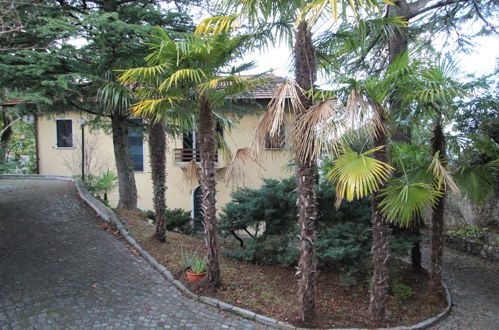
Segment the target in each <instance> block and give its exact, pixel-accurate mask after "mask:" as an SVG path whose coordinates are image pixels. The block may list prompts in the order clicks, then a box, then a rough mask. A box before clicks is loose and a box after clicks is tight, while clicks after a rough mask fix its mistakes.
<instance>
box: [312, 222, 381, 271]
mask: <svg viewBox="0 0 499 330" xmlns="http://www.w3.org/2000/svg"><path fill="white" fill-rule="evenodd" d="M315 252H316V256H317V261H318V265H319V267H321V268H328V267H333V268H339V269H341V270H343V271H350V270H351V269H352V268H359V267H361V266H362V265H363V264H365V263H366V261H367V260H368V259H369V257H370V256H371V230H370V222H369V217H363V218H360V219H358V220H357V221H344V222H339V223H337V224H334V225H331V224H330V225H329V226H322V229H321V230H320V232H319V235H318V237H317V240H316V242H315Z"/></svg>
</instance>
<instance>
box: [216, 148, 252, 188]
mask: <svg viewBox="0 0 499 330" xmlns="http://www.w3.org/2000/svg"><path fill="white" fill-rule="evenodd" d="M249 162H252V163H254V164H255V165H257V166H259V167H261V165H260V164H258V162H257V161H256V160H255V159H254V158H253V157H252V155H251V150H250V149H249V148H241V149H238V150H237V151H236V152H235V154H234V156H233V157H232V159H231V161H230V163H229V164H228V165H227V170H226V171H225V176H224V180H225V183H226V184H227V186H228V185H229V183H231V184H232V186H233V187H241V186H244V184H245V179H246V173H247V164H248V163H249Z"/></svg>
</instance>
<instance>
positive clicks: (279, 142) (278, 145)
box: [265, 124, 286, 150]
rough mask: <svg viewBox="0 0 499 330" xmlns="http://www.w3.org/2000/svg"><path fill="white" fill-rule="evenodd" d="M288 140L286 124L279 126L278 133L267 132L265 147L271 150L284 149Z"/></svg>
mask: <svg viewBox="0 0 499 330" xmlns="http://www.w3.org/2000/svg"><path fill="white" fill-rule="evenodd" d="M285 140H286V134H285V132H284V124H282V125H281V126H280V127H279V131H278V132H277V134H276V135H274V136H270V133H267V135H266V136H265V149H271V150H281V149H284V146H285V144H286V143H285Z"/></svg>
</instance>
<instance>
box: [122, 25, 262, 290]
mask: <svg viewBox="0 0 499 330" xmlns="http://www.w3.org/2000/svg"><path fill="white" fill-rule="evenodd" d="M156 37H157V39H158V42H157V43H156V44H153V45H152V46H151V47H152V49H153V52H152V54H151V55H149V57H148V58H147V60H148V64H149V66H148V67H144V68H136V69H133V70H129V71H128V72H126V73H125V74H123V75H122V77H121V80H122V81H123V82H133V81H137V79H144V80H145V81H148V80H149V81H150V80H154V81H156V83H157V86H158V87H157V88H156V89H155V91H154V93H155V94H156V95H162V97H157V98H156V99H147V100H144V101H142V102H140V103H138V104H137V105H136V106H135V110H136V111H137V113H142V114H147V113H155V112H156V111H157V108H158V107H159V106H160V105H161V104H166V105H167V106H170V107H179V103H180V104H181V105H182V106H184V107H187V108H191V109H196V111H197V113H198V124H197V127H198V130H199V142H200V146H201V175H200V177H201V186H202V189H203V204H202V207H203V212H204V225H205V232H206V247H207V264H208V265H207V266H208V267H207V268H208V283H209V284H210V285H211V286H215V287H216V286H218V285H219V284H220V281H221V276H220V267H219V263H218V253H219V249H218V242H217V232H218V228H217V220H216V182H217V174H216V168H215V164H216V141H215V137H214V136H215V133H214V130H215V119H214V109H216V108H217V107H219V106H221V105H223V104H225V103H226V102H228V101H230V100H232V99H234V98H235V97H237V96H238V95H240V94H241V93H242V92H244V91H246V90H247V89H249V88H251V87H254V85H255V84H256V83H257V80H256V79H251V78H245V77H241V76H240V75H239V73H240V72H241V71H242V70H244V69H247V68H249V66H248V65H241V66H239V67H236V68H234V67H233V68H231V67H229V65H230V64H231V63H232V62H233V61H234V60H235V59H236V58H238V57H239V56H240V55H241V54H243V53H244V52H245V51H246V50H247V49H248V45H249V44H248V42H249V41H250V40H251V38H252V36H250V35H241V36H237V37H229V36H228V35H227V34H218V35H215V36H187V37H185V38H183V39H181V40H178V41H175V40H173V39H171V38H170V37H169V36H168V35H167V34H166V32H164V31H159V33H158V35H157V36H156ZM140 77H143V78H140Z"/></svg>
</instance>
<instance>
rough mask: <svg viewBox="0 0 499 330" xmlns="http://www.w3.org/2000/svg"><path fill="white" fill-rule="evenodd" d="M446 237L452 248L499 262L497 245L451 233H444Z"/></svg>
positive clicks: (446, 241) (448, 244) (448, 245)
mask: <svg viewBox="0 0 499 330" xmlns="http://www.w3.org/2000/svg"><path fill="white" fill-rule="evenodd" d="M444 239H445V244H446V246H447V247H449V248H451V249H454V250H457V251H460V252H463V253H466V254H470V255H473V256H477V257H479V258H482V259H484V260H487V261H489V262H494V263H498V264H499V249H498V248H496V247H493V246H491V245H487V244H482V243H480V242H477V241H474V240H472V239H469V238H466V237H461V236H456V235H451V234H444Z"/></svg>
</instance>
